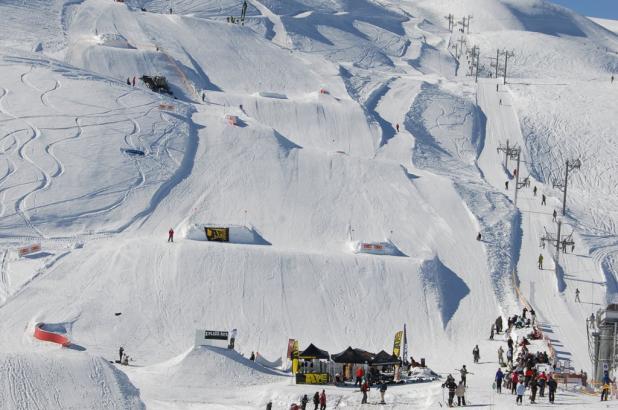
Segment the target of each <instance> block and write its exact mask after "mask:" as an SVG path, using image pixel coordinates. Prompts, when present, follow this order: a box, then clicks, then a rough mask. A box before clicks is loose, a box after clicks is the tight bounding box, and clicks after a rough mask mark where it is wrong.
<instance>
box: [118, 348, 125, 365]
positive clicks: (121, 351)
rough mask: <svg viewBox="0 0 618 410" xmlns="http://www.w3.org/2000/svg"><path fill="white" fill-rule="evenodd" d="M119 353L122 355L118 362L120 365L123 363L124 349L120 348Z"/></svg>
mask: <svg viewBox="0 0 618 410" xmlns="http://www.w3.org/2000/svg"><path fill="white" fill-rule="evenodd" d="M118 353H119V354H120V360H119V361H118V363H122V355H123V354H124V347H122V346H120V349H119V350H118Z"/></svg>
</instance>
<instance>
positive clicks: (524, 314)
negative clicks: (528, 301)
mask: <svg viewBox="0 0 618 410" xmlns="http://www.w3.org/2000/svg"><path fill="white" fill-rule="evenodd" d="M526 313H528V308H527V307H525V306H524V309H523V310H522V311H521V317H522V319H524V320H525V319H526Z"/></svg>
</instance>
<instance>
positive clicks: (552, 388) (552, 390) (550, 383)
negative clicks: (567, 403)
mask: <svg viewBox="0 0 618 410" xmlns="http://www.w3.org/2000/svg"><path fill="white" fill-rule="evenodd" d="M547 388H548V390H549V402H550V403H553V402H554V399H555V398H556V389H557V388H558V383H556V381H555V380H554V378H553V377H552V376H551V374H550V375H549V380H547Z"/></svg>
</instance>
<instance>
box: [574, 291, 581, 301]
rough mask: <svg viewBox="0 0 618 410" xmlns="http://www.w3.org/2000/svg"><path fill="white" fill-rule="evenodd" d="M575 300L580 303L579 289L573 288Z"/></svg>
mask: <svg viewBox="0 0 618 410" xmlns="http://www.w3.org/2000/svg"><path fill="white" fill-rule="evenodd" d="M575 301H576V302H579V303H581V300H579V289H578V288H575Z"/></svg>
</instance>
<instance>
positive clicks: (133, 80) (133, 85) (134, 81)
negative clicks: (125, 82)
mask: <svg viewBox="0 0 618 410" xmlns="http://www.w3.org/2000/svg"><path fill="white" fill-rule="evenodd" d="M133 87H135V76H133Z"/></svg>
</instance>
